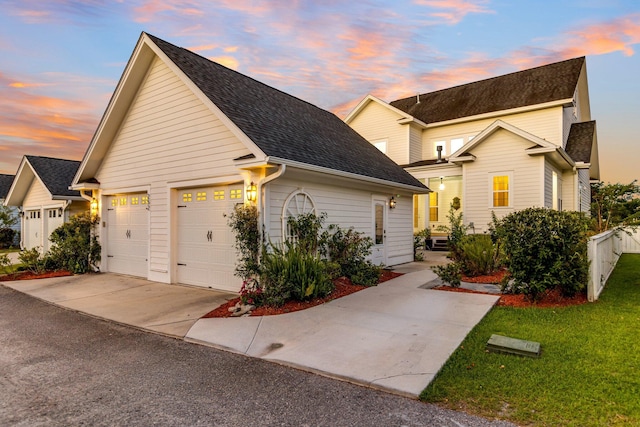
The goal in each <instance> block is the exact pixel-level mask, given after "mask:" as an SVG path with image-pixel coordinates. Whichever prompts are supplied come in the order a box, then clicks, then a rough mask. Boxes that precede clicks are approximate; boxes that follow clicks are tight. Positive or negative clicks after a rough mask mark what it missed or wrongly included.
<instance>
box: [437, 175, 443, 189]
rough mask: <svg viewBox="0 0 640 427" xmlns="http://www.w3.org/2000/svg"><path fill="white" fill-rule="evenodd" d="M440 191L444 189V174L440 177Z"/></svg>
mask: <svg viewBox="0 0 640 427" xmlns="http://www.w3.org/2000/svg"><path fill="white" fill-rule="evenodd" d="M438 189H439V190H440V191H442V190H444V176H441V177H440V187H438Z"/></svg>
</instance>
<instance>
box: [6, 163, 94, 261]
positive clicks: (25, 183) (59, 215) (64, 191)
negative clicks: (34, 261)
mask: <svg viewBox="0 0 640 427" xmlns="http://www.w3.org/2000/svg"><path fill="white" fill-rule="evenodd" d="M79 165H80V162H78V161H74V160H66V159H55V158H51V157H40V156H24V157H23V158H22V161H21V162H20V166H19V167H18V172H17V173H16V175H15V177H14V179H13V182H12V184H11V187H10V189H9V191H8V193H7V198H6V200H5V204H6V205H7V206H17V207H20V230H21V232H20V238H21V242H20V246H21V247H22V248H23V249H32V248H40V249H42V250H43V251H44V252H46V251H48V250H49V248H50V245H51V242H50V241H49V236H50V235H51V233H52V232H53V230H55V229H56V228H58V227H59V226H60V225H62V224H63V223H64V222H65V221H67V220H68V219H69V217H70V216H71V215H75V214H77V213H80V212H85V211H87V210H89V202H88V201H87V200H85V199H83V198H82V197H81V195H80V192H79V191H76V190H70V189H69V186H70V185H71V181H72V179H73V177H74V176H75V173H76V172H77V170H78V166H79Z"/></svg>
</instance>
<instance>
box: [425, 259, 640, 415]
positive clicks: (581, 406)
mask: <svg viewBox="0 0 640 427" xmlns="http://www.w3.org/2000/svg"><path fill="white" fill-rule="evenodd" d="M494 333H495V334H500V335H507V336H510V337H514V338H520V339H526V340H530V341H538V342H540V343H541V345H542V356H541V357H540V358H539V359H532V358H526V357H518V356H510V355H502V354H496V353H487V352H486V351H485V344H486V342H487V340H488V339H489V337H490V336H491V334H494ZM420 398H421V399H422V400H424V401H427V402H434V403H438V404H440V405H442V406H445V407H448V408H452V409H462V410H465V411H467V412H470V413H475V414H479V415H482V416H485V417H488V418H500V419H504V420H509V421H512V422H514V423H516V424H521V425H522V424H524V425H537V426H558V425H562V426H631V425H633V426H639V425H640V254H624V255H623V256H622V257H621V258H620V260H619V261H618V264H617V266H616V268H615V270H614V272H613V274H612V275H611V277H610V278H609V280H608V282H607V286H606V287H605V289H604V291H603V292H602V294H601V296H600V299H599V300H598V301H597V302H595V303H589V304H585V305H580V306H573V307H566V308H512V307H494V308H493V309H492V310H491V312H489V313H488V314H487V316H486V317H485V318H484V319H483V320H482V322H480V324H478V325H477V326H476V327H475V328H474V329H473V331H471V333H470V334H469V335H468V336H467V338H466V339H465V340H464V342H463V343H462V345H461V346H460V348H458V349H457V350H456V351H455V352H454V354H453V355H452V356H451V358H450V359H449V361H448V362H447V363H446V364H445V366H444V367H443V368H442V370H441V371H440V373H439V374H438V375H437V377H436V379H435V380H434V381H433V382H432V383H431V384H430V385H429V386H428V387H427V388H426V389H425V390H424V391H423V392H422V394H421V396H420Z"/></svg>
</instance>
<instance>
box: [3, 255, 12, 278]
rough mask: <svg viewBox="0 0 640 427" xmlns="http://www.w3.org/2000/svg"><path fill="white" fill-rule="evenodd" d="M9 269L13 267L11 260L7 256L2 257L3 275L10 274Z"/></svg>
mask: <svg viewBox="0 0 640 427" xmlns="http://www.w3.org/2000/svg"><path fill="white" fill-rule="evenodd" d="M9 267H11V260H10V259H9V256H8V255H7V254H2V255H0V272H1V273H2V274H7V273H8V272H9Z"/></svg>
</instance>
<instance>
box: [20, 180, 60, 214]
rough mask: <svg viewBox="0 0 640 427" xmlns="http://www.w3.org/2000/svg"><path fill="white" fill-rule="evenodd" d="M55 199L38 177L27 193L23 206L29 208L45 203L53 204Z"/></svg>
mask: <svg viewBox="0 0 640 427" xmlns="http://www.w3.org/2000/svg"><path fill="white" fill-rule="evenodd" d="M52 203H53V201H52V200H51V195H50V194H49V192H48V191H47V190H46V189H45V188H44V186H43V185H42V184H41V183H40V181H38V179H35V178H34V180H33V182H32V183H31V186H30V187H29V190H28V191H27V194H26V195H25V197H24V200H23V201H22V206H24V208H26V209H28V208H29V207H31V206H34V207H40V206H44V205H51V204H52Z"/></svg>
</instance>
